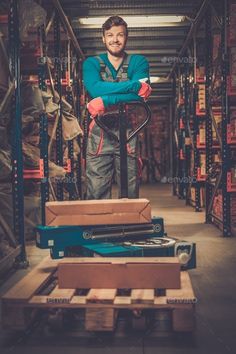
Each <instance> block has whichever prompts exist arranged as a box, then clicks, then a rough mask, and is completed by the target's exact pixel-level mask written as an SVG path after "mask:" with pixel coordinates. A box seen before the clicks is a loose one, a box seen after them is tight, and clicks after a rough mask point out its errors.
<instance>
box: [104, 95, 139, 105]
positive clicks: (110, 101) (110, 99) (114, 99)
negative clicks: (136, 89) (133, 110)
mask: <svg viewBox="0 0 236 354" xmlns="http://www.w3.org/2000/svg"><path fill="white" fill-rule="evenodd" d="M101 98H102V100H103V103H104V106H105V107H108V106H111V105H115V104H117V103H126V102H132V101H143V99H142V97H140V96H138V95H137V94H135V93H123V94H122V93H120V94H118V95H105V96H101Z"/></svg>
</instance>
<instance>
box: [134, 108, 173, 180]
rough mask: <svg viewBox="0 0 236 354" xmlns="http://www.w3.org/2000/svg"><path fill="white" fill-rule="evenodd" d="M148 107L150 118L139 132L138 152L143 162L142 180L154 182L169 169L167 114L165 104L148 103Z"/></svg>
mask: <svg viewBox="0 0 236 354" xmlns="http://www.w3.org/2000/svg"><path fill="white" fill-rule="evenodd" d="M150 108H151V111H152V119H151V122H150V123H149V124H148V126H147V128H146V129H145V130H144V131H142V132H141V133H140V134H139V142H140V145H139V146H140V151H139V153H140V156H141V159H142V162H143V170H142V180H143V181H145V182H146V181H150V180H151V181H152V182H156V181H159V180H161V179H162V178H163V177H165V176H166V175H167V174H168V171H169V166H168V161H170V159H169V116H168V109H167V107H166V106H160V105H156V104H150ZM148 166H149V173H148V168H147V167H148ZM148 174H149V175H148Z"/></svg>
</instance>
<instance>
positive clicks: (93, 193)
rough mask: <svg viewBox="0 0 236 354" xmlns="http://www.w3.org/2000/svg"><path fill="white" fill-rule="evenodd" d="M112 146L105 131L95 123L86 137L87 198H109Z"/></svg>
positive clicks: (111, 175)
mask: <svg viewBox="0 0 236 354" xmlns="http://www.w3.org/2000/svg"><path fill="white" fill-rule="evenodd" d="M113 171H114V148H113V145H112V141H111V140H110V139H109V137H108V136H107V134H106V133H104V132H102V131H101V129H100V128H99V127H98V126H97V125H95V126H94V127H93V129H92V131H91V132H90V135H89V137H88V145H87V156H86V177H87V199H110V198H111V185H112V177H113Z"/></svg>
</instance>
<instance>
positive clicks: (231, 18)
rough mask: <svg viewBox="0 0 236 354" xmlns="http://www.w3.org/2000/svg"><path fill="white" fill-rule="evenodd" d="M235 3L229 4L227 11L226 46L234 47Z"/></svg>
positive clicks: (235, 34) (235, 43)
mask: <svg viewBox="0 0 236 354" xmlns="http://www.w3.org/2000/svg"><path fill="white" fill-rule="evenodd" d="M235 27H236V3H231V4H230V9H229V38H228V44H229V46H231V47H232V46H236V32H235Z"/></svg>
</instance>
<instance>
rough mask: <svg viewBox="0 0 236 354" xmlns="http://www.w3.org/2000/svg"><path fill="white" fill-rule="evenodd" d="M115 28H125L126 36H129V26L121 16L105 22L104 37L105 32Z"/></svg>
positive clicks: (103, 27)
mask: <svg viewBox="0 0 236 354" xmlns="http://www.w3.org/2000/svg"><path fill="white" fill-rule="evenodd" d="M113 26H125V31H126V35H128V25H127V23H126V22H125V20H123V18H122V17H120V16H111V17H109V18H108V19H107V20H106V21H105V22H104V24H103V25H102V33H103V35H104V34H105V31H108V30H109V29H110V28H111V27H113Z"/></svg>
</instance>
